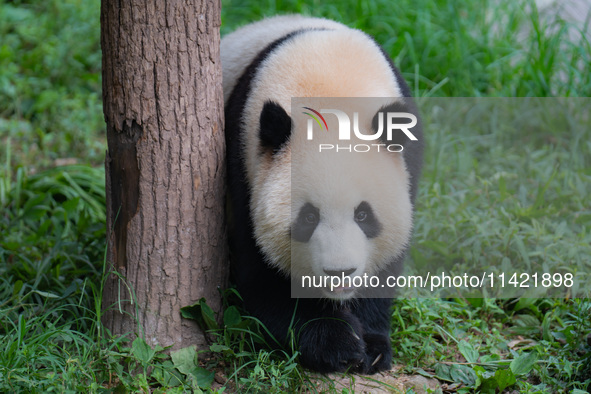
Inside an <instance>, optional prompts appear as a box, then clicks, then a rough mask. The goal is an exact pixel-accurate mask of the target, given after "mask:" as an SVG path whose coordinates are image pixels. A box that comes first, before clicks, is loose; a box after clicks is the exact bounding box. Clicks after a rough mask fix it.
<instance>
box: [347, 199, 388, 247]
mask: <svg viewBox="0 0 591 394" xmlns="http://www.w3.org/2000/svg"><path fill="white" fill-rule="evenodd" d="M353 219H354V220H355V223H357V225H358V226H359V228H361V230H362V231H363V233H364V234H365V236H366V237H367V238H375V237H377V236H378V235H380V232H381V231H382V224H381V223H380V221H379V220H378V219H377V218H376V216H375V215H374V213H373V209H372V208H371V205H369V203H368V202H367V201H362V202H361V204H359V206H358V207H357V208H355V213H354V214H353Z"/></svg>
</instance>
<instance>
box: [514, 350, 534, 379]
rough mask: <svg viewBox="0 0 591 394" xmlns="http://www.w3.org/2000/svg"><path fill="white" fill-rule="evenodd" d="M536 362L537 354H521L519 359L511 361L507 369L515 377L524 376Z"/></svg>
mask: <svg viewBox="0 0 591 394" xmlns="http://www.w3.org/2000/svg"><path fill="white" fill-rule="evenodd" d="M537 360H538V354H537V353H536V352H531V353H522V354H521V355H520V356H519V357H517V358H516V359H514V360H513V361H511V364H509V367H510V368H511V372H513V374H515V376H519V375H525V374H526V373H528V372H529V371H531V370H532V368H533V367H534V364H535V363H536V361H537Z"/></svg>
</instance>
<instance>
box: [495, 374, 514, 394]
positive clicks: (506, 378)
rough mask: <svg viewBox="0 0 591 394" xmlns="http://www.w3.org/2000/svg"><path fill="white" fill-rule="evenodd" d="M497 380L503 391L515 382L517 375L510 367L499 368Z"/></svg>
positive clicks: (500, 389) (496, 375)
mask: <svg viewBox="0 0 591 394" xmlns="http://www.w3.org/2000/svg"><path fill="white" fill-rule="evenodd" d="M495 380H496V381H497V384H498V386H499V391H501V392H503V390H505V389H506V388H507V387H509V386H512V385H514V384H515V382H516V380H515V375H514V374H513V372H512V371H511V370H510V369H497V371H496V372H495Z"/></svg>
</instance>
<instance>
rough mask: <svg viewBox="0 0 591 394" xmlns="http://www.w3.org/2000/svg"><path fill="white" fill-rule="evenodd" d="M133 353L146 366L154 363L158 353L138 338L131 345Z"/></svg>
mask: <svg viewBox="0 0 591 394" xmlns="http://www.w3.org/2000/svg"><path fill="white" fill-rule="evenodd" d="M131 353H132V354H133V355H134V357H135V358H136V359H137V360H138V361H140V362H141V363H142V364H143V365H144V366H145V365H147V364H148V363H149V362H150V361H152V358H153V357H154V355H155V354H156V351H154V350H153V349H152V348H151V347H150V345H148V344H147V343H146V341H145V340H144V339H143V338H139V337H138V338H136V339H135V340H134V341H133V343H132V344H131Z"/></svg>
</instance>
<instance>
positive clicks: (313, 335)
mask: <svg viewBox="0 0 591 394" xmlns="http://www.w3.org/2000/svg"><path fill="white" fill-rule="evenodd" d="M362 338H363V329H362V326H361V323H360V322H359V320H358V319H357V318H356V317H355V316H353V315H352V314H347V313H342V314H341V316H337V317H330V318H329V317H327V318H321V319H318V320H314V321H311V322H309V323H308V324H306V325H305V326H304V327H303V328H302V333H301V336H300V341H299V343H300V347H299V350H300V354H301V355H300V361H301V363H302V365H303V366H304V367H306V368H309V369H312V370H315V371H318V372H321V373H329V372H346V371H360V370H363V368H364V366H365V363H366V359H367V357H366V354H365V342H364V341H363V339H362Z"/></svg>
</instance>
